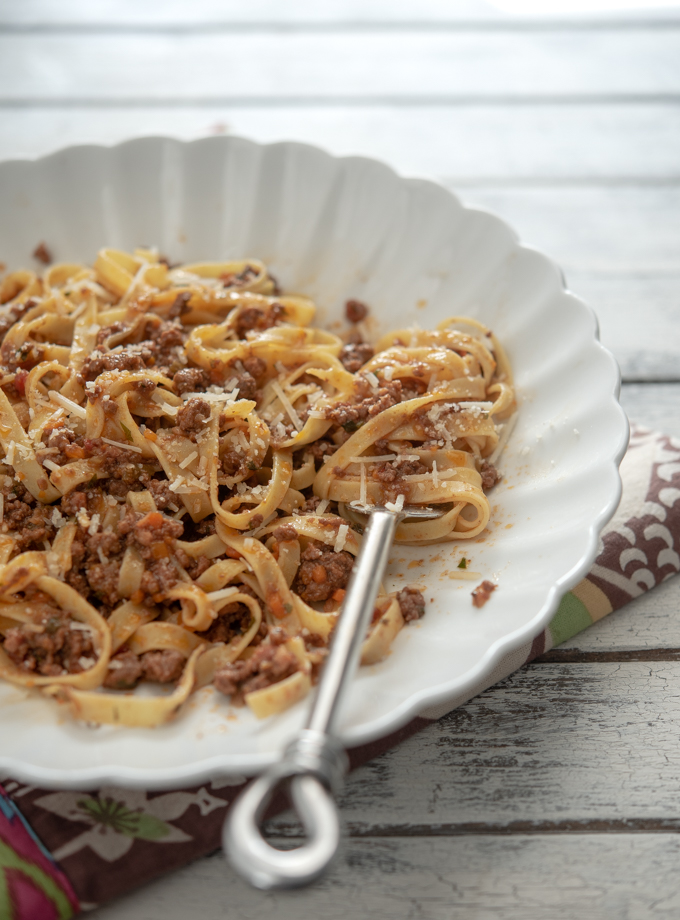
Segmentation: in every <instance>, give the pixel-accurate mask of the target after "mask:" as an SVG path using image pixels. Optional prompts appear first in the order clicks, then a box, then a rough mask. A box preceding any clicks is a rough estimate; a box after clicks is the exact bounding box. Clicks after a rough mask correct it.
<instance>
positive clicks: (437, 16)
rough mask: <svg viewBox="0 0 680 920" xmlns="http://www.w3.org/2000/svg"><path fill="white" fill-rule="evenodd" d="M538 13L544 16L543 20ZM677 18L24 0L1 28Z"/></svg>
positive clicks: (301, 3)
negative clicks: (56, 2)
mask: <svg viewBox="0 0 680 920" xmlns="http://www.w3.org/2000/svg"><path fill="white" fill-rule="evenodd" d="M541 14H542V15H541ZM678 16H679V14H678V11H677V9H674V8H673V7H672V6H671V7H670V8H669V7H668V5H666V6H665V7H664V4H663V3H659V4H658V5H656V4H655V8H654V9H651V10H645V9H635V8H633V9H628V10H626V9H621V10H614V11H611V12H607V11H606V10H605V11H603V12H601V13H597V14H592V13H590V14H586V15H580V16H579V15H568V14H567V15H564V14H562V15H561V16H560V15H555V14H552V13H551V11H550V8H549V7H546V8H545V9H544V10H541V11H537V14H536V15H534V16H527V15H522V16H517V15H512V14H508V13H506V12H504V11H503V10H501V9H500V8H498V7H496V6H493V5H491V4H490V3H485V2H483V0H400V2H399V3H394V0H325V2H324V3H318V2H316V0H294V2H288V3H285V4H282V3H281V2H280V0H250V2H249V3H247V4H244V3H241V2H240V0H195V2H193V3H186V2H184V0H166V2H164V3H162V4H160V3H153V4H151V3H144V4H141V3H137V2H135V0H98V2H97V3H92V2H90V0H61V2H60V3H59V4H55V3H53V2H52V0H22V2H21V3H12V2H7V3H4V4H3V5H2V6H1V7H0V24H2V25H5V26H14V27H24V28H26V27H28V28H30V27H35V26H38V27H41V28H45V27H47V28H49V27H55V26H57V27H70V28H73V27H81V28H82V27H87V26H90V27H95V28H105V27H109V28H110V27H113V28H116V27H121V26H122V27H133V28H134V27H137V28H140V27H155V28H158V27H168V26H179V27H184V28H186V27H191V26H195V25H197V24H198V25H205V24H206V23H207V24H210V25H211V26H214V25H224V26H227V27H234V26H238V25H244V24H245V25H251V26H255V27H259V28H268V27H269V28H271V26H272V24H274V25H276V26H278V27H282V26H290V27H293V28H300V27H304V26H317V27H319V26H320V27H322V28H333V27H334V26H337V25H343V26H345V27H346V26H347V25H348V24H350V25H354V26H359V27H361V26H363V25H372V24H379V25H380V26H381V27H383V28H384V27H385V26H386V25H388V26H392V27H399V26H405V27H410V26H412V24H413V23H421V24H425V23H426V24H431V25H433V26H435V27H437V28H441V27H442V26H448V27H454V28H476V29H479V28H484V27H487V28H502V29H508V28H515V29H520V30H522V29H524V30H526V29H539V28H543V29H545V28H555V27H561V26H562V25H564V24H568V25H570V26H571V27H572V28H574V27H578V28H583V29H593V28H601V27H603V26H605V27H607V28H612V27H618V28H626V27H630V26H632V27H635V26H637V25H638V24H639V23H640V22H641V21H642V22H651V23H654V24H658V25H659V26H661V27H663V26H664V25H665V24H666V23H667V22H676V21H677V20H678Z"/></svg>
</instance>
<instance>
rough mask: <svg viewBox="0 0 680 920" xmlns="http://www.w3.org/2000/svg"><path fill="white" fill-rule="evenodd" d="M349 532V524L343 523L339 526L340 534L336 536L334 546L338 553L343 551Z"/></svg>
mask: <svg viewBox="0 0 680 920" xmlns="http://www.w3.org/2000/svg"><path fill="white" fill-rule="evenodd" d="M348 533H349V524H341V525H340V526H339V527H338V535H337V537H336V538H335V545H334V547H333V549H334V551H335V552H336V553H339V552H341V551H342V550H343V549H344V548H345V541H346V540H347V534H348Z"/></svg>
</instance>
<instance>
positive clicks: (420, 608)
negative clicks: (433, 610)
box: [397, 585, 425, 623]
mask: <svg viewBox="0 0 680 920" xmlns="http://www.w3.org/2000/svg"><path fill="white" fill-rule="evenodd" d="M397 603H398V604H399V608H400V610H401V615H402V616H403V618H404V620H405V621H406V622H407V623H410V622H411V620H419V619H420V618H421V617H422V616H423V614H424V613H425V598H424V597H423V595H422V592H421V591H419V590H418V589H417V588H411V587H410V586H409V585H407V586H406V587H405V588H402V590H401V591H399V592H398V593H397Z"/></svg>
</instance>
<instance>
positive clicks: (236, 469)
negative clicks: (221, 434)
mask: <svg viewBox="0 0 680 920" xmlns="http://www.w3.org/2000/svg"><path fill="white" fill-rule="evenodd" d="M224 443H226V439H225V438H220V447H222V446H223V444H224ZM243 461H244V456H243V454H237V453H236V451H235V450H225V451H224V452H222V451H220V464H221V468H222V472H223V473H225V474H226V475H227V476H236V474H237V473H240V472H241V470H242V469H243Z"/></svg>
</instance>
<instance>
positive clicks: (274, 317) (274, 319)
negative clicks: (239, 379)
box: [236, 303, 286, 367]
mask: <svg viewBox="0 0 680 920" xmlns="http://www.w3.org/2000/svg"><path fill="white" fill-rule="evenodd" d="M285 315H286V308H285V307H284V306H283V305H282V304H280V303H273V304H272V305H271V307H270V308H269V309H268V310H266V311H265V310H260V308H259V307H246V308H245V310H243V311H242V312H241V313H239V315H238V318H237V319H236V335H237V336H238V337H239V339H245V337H246V332H251V331H252V330H256V331H257V332H263V331H264V330H265V329H271V327H272V326H276V325H278V323H280V322H281V320H282V319H283V318H284V317H285ZM244 367H245V365H244Z"/></svg>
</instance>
